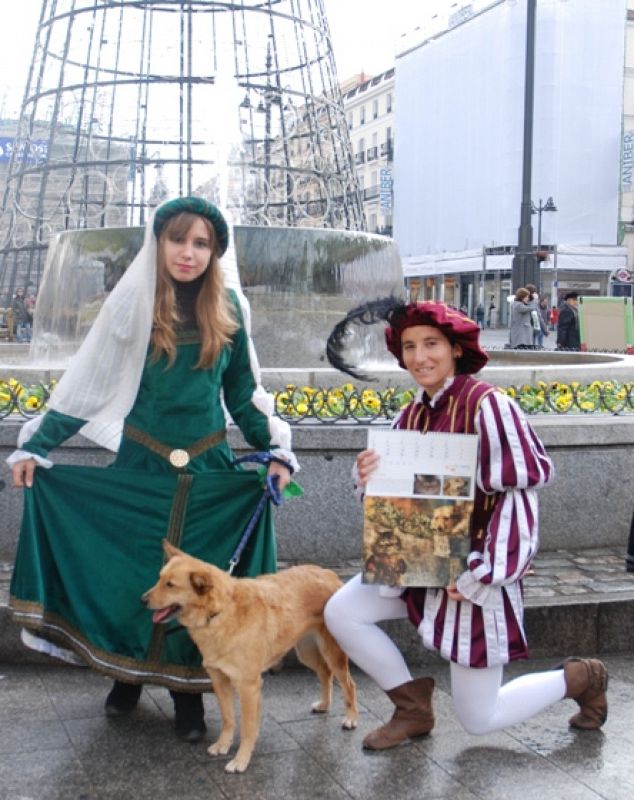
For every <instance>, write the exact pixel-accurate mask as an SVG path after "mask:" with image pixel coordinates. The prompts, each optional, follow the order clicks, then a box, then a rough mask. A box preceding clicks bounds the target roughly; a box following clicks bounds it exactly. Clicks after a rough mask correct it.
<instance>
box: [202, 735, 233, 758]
mask: <svg viewBox="0 0 634 800" xmlns="http://www.w3.org/2000/svg"><path fill="white" fill-rule="evenodd" d="M230 749H231V742H226V741H223V740H222V739H218V741H217V742H214V743H213V744H212V745H209V747H208V748H207V753H208V754H209V755H210V756H226V755H227V753H228V752H229V750H230Z"/></svg>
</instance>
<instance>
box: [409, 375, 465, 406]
mask: <svg viewBox="0 0 634 800" xmlns="http://www.w3.org/2000/svg"><path fill="white" fill-rule="evenodd" d="M455 378H456V376H455V375H450V376H449V377H448V378H447V380H446V381H445V382H444V384H443V385H442V386H441V387H440V389H439V390H438V391H437V392H436V393H435V394H434V396H433V397H430V398H429V405H430V406H431V407H432V408H434V406H435V405H436V403H437V402H438V401H439V400H440V398H441V397H442V396H443V394H444V393H445V392H446V391H447V389H448V388H449V387H450V386H451V384H452V383H453V382H454V380H455ZM424 394H425V390H424V389H423V387H422V386H421V387H420V388H419V389H418V391H417V392H416V398H415V399H416V401H417V402H418V403H422V402H423V397H424Z"/></svg>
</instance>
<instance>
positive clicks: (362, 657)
mask: <svg viewBox="0 0 634 800" xmlns="http://www.w3.org/2000/svg"><path fill="white" fill-rule="evenodd" d="M325 618H326V624H327V626H328V628H329V630H330V632H331V633H332V635H333V636H334V637H335V639H336V640H337V641H338V642H339V644H340V645H341V647H342V648H343V650H344V651H345V652H346V653H347V654H348V656H349V657H350V659H351V660H352V661H354V663H355V664H356V665H357V666H358V667H360V668H361V669H362V670H363V671H364V672H367V674H368V675H369V676H370V677H371V678H373V679H374V680H375V681H376V682H377V683H378V685H379V686H380V687H381V689H383V690H384V691H389V690H390V689H394V688H395V687H396V686H400V685H401V684H402V683H407V682H408V681H410V680H412V675H411V673H410V671H409V669H408V668H407V664H406V663H405V660H404V658H403V656H402V655H401V652H400V650H399V649H398V647H396V645H395V644H394V642H393V641H392V640H391V639H390V638H389V636H388V635H387V634H386V633H385V632H384V631H383V630H382V629H381V628H379V626H378V625H377V624H376V623H377V622H381V621H384V620H393V619H405V618H407V610H406V607H405V603H404V602H403V601H402V600H401V599H400V598H398V597H383V596H382V595H381V594H380V587H379V586H372V585H366V584H363V583H361V575H356V576H355V577H354V578H352V580H350V581H349V582H348V583H347V584H346V585H345V586H343V587H342V588H341V589H340V590H339V591H338V592H337V593H336V594H335V595H334V596H333V597H331V599H330V600H329V602H328V604H327V605H326V609H325ZM450 669H451V695H452V699H453V704H454V708H455V711H456V715H457V717H458V719H459V720H460V722H461V724H462V726H463V727H464V729H465V730H466V731H467V732H468V733H473V734H484V733H491V732H492V731H497V730H501V729H503V728H507V727H509V726H511V725H517V724H518V723H520V722H523V721H524V720H526V719H529V718H530V717H532V716H534V715H535V714H537V713H538V712H540V711H543V710H544V709H545V708H548V706H550V705H552V704H553V703H556V702H557V701H559V700H561V699H563V697H564V696H565V694H566V683H565V680H564V673H563V670H551V671H549V672H538V673H534V674H532V675H523V676H522V677H520V678H516V679H515V680H512V681H510V682H509V683H507V684H505V685H504V686H502V674H503V667H502V666H496V667H485V668H483V669H474V668H472V667H463V666H460V665H459V664H454V663H453V662H451V664H450Z"/></svg>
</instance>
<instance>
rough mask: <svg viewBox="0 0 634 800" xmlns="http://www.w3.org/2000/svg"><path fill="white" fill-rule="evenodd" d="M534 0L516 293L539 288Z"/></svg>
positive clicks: (533, 0)
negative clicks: (534, 210) (535, 211)
mask: <svg viewBox="0 0 634 800" xmlns="http://www.w3.org/2000/svg"><path fill="white" fill-rule="evenodd" d="M536 6H537V0H527V11H526V64H525V77H524V152H523V157H522V205H521V210H520V226H519V230H518V243H517V249H516V251H515V255H514V256H513V265H512V268H511V270H512V271H511V286H512V288H513V292H516V291H517V290H518V289H519V288H520V287H521V286H526V284H527V283H532V284H534V285H535V286H537V288H538V289H539V262H538V261H537V258H536V257H535V252H534V250H533V228H532V226H531V211H532V208H533V202H532V200H531V176H532V170H533V99H534V93H535V92H534V86H535V9H536Z"/></svg>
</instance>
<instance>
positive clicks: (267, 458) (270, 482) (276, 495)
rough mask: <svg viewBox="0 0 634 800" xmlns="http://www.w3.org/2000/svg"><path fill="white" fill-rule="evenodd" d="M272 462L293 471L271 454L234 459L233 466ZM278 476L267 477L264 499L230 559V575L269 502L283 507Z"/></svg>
mask: <svg viewBox="0 0 634 800" xmlns="http://www.w3.org/2000/svg"><path fill="white" fill-rule="evenodd" d="M271 461H276V462H277V463H278V464H283V465H284V466H285V467H288V468H289V469H290V470H291V472H292V471H293V470H292V468H291V467H290V465H289V463H288V461H284V459H282V458H277V456H274V455H272V454H271V453H251V454H250V455H247V456H241V457H240V458H236V459H234V461H232V462H231V463H232V465H233V466H235V465H236V464H246V463H251V464H264V465H267V464H270V463H271ZM278 479H279V476H278V475H267V476H266V484H265V488H264V491H263V492H262V497H261V498H260V499H259V500H258V504H257V506H256V507H255V510H254V511H253V514H251V518H250V519H249V521H248V523H247V526H246V528H245V529H244V533H243V534H242V536H241V537H240V541H239V542H238V546H237V547H236V549H235V550H234V552H233V555H232V556H231V558H230V559H229V569H228V572H229V575H231V574H232V573H233V570H234V569H235V568H236V566H237V564H238V562H239V561H240V558H241V556H242V552H243V550H244V548H245V547H246V546H247V544H248V542H249V539H250V538H251V534H252V533H253V531H254V530H255V526H256V525H257V523H258V520H259V519H260V517H261V516H262V512H263V511H264V507H265V506H266V504H267V501H268V500H270V501H271V502H272V503H273V505H276V506H281V505H282V503H283V502H284V498H283V497H282V493H281V492H280V490H279V488H278V485H277V483H278Z"/></svg>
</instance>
